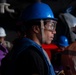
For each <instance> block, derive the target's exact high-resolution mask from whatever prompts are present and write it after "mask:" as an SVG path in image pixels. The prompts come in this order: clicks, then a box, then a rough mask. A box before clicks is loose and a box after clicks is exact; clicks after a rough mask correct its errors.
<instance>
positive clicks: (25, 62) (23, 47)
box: [1, 2, 57, 75]
mask: <svg viewBox="0 0 76 75" xmlns="http://www.w3.org/2000/svg"><path fill="white" fill-rule="evenodd" d="M20 21H21V22H22V24H23V25H24V26H25V34H26V37H23V38H22V39H21V40H19V41H18V44H16V45H14V47H13V49H12V50H11V52H10V53H9V54H8V55H7V56H6V57H5V58H4V60H2V65H1V75H55V72H54V69H53V66H52V64H51V62H50V60H49V57H48V55H47V53H46V52H45V51H44V49H43V48H42V46H41V45H42V43H45V44H50V43H51V41H52V40H53V38H54V34H56V31H55V29H56V24H57V19H56V18H54V14H53V12H52V9H51V8H50V7H49V6H48V5H47V4H45V3H43V2H35V3H33V4H31V5H29V6H27V7H26V9H24V11H23V12H22V13H21V15H20Z"/></svg>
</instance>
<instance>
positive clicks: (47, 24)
mask: <svg viewBox="0 0 76 75" xmlns="http://www.w3.org/2000/svg"><path fill="white" fill-rule="evenodd" d="M56 24H57V21H54V20H45V21H44V29H45V30H48V31H55V29H56Z"/></svg>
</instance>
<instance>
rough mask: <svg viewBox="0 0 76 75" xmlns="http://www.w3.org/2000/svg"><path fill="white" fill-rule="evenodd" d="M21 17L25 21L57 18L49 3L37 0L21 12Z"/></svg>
mask: <svg viewBox="0 0 76 75" xmlns="http://www.w3.org/2000/svg"><path fill="white" fill-rule="evenodd" d="M21 19H22V20H24V21H29V20H33V19H53V20H57V19H56V18H54V14H53V11H52V9H51V8H50V7H49V6H48V5H47V4H45V3H42V2H36V3H33V4H32V5H30V6H28V7H26V9H25V10H24V11H23V12H22V14H21Z"/></svg>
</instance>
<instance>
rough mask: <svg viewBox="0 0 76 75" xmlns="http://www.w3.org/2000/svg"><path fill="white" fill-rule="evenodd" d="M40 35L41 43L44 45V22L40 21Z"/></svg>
mask: <svg viewBox="0 0 76 75" xmlns="http://www.w3.org/2000/svg"><path fill="white" fill-rule="evenodd" d="M40 22H41V35H42V43H44V41H45V39H44V21H43V20H41V21H40Z"/></svg>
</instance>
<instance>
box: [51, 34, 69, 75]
mask: <svg viewBox="0 0 76 75" xmlns="http://www.w3.org/2000/svg"><path fill="white" fill-rule="evenodd" d="M55 45H56V46H57V47H58V48H56V49H54V50H53V51H52V60H51V61H52V64H53V66H54V68H55V72H56V73H57V74H58V75H60V74H62V75H64V69H63V64H62V58H61V57H62V52H64V50H65V48H66V47H68V46H69V40H68V38H67V37H66V36H65V35H61V36H60V37H59V38H58V39H57V42H56V44H55Z"/></svg>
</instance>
